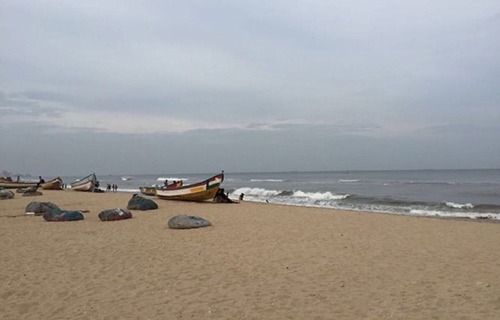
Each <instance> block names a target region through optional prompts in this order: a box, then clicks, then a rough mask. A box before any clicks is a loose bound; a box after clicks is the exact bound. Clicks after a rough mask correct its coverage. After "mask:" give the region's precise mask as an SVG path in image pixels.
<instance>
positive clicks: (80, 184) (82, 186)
mask: <svg viewBox="0 0 500 320" xmlns="http://www.w3.org/2000/svg"><path fill="white" fill-rule="evenodd" d="M96 183H97V177H96V175H95V173H92V174H90V175H88V176H86V177H85V178H83V179H80V180H77V181H75V182H73V183H71V189H73V190H75V191H93V190H94V188H95V187H96Z"/></svg>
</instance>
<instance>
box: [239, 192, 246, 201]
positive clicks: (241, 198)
mask: <svg viewBox="0 0 500 320" xmlns="http://www.w3.org/2000/svg"><path fill="white" fill-rule="evenodd" d="M244 196H245V194H244V193H241V194H240V198H239V199H240V201H243V197H244Z"/></svg>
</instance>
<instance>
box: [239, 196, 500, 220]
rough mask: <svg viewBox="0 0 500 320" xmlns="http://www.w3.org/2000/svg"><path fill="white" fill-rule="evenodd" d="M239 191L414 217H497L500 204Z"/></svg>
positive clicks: (278, 201) (263, 198) (256, 198)
mask: <svg viewBox="0 0 500 320" xmlns="http://www.w3.org/2000/svg"><path fill="white" fill-rule="evenodd" d="M241 193H243V194H244V200H246V201H253V202H269V203H276V204H285V205H294V206H306V207H321V208H331V209H341V210H353V211H366V212H380V213H391V214H402V215H413V216H428V217H442V218H469V219H490V220H500V206H498V205H477V206H475V205H473V204H471V203H463V204H462V203H455V202H450V201H443V202H435V203H434V202H425V201H405V200H401V199H393V198H389V197H363V196H359V195H355V194H347V193H345V194H337V193H333V192H330V191H326V192H306V191H301V190H269V189H264V188H238V189H236V190H234V191H232V193H231V196H232V197H235V198H237V197H238V196H239V195H240V194H241Z"/></svg>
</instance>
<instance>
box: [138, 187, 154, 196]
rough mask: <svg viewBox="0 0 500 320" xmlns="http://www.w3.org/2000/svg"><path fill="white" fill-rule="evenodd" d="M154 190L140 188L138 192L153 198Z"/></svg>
mask: <svg viewBox="0 0 500 320" xmlns="http://www.w3.org/2000/svg"><path fill="white" fill-rule="evenodd" d="M155 189H156V188H154V187H140V188H139V191H141V193H142V194H143V195H145V196H153V197H154V196H155Z"/></svg>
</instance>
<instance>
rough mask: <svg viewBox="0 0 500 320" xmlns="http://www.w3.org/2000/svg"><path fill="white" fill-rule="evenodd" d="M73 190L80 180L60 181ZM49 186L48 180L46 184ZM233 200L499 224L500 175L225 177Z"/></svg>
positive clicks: (130, 185)
mask: <svg viewBox="0 0 500 320" xmlns="http://www.w3.org/2000/svg"><path fill="white" fill-rule="evenodd" d="M217 173H218V172H213V173H207V174H151V175H133V174H131V175H120V176H114V175H97V176H98V179H99V181H100V186H101V188H106V185H107V184H108V183H109V184H117V185H118V190H119V191H122V192H131V193H138V192H139V187H141V186H152V185H162V184H163V181H164V180H165V179H168V180H169V181H173V180H181V179H182V180H184V184H191V183H195V182H199V181H202V180H205V179H207V178H209V177H211V176H212V175H215V174H217ZM62 178H63V180H64V181H65V182H66V183H67V184H69V183H71V182H73V181H75V180H76V179H78V178H82V177H62ZM45 180H48V179H47V178H46V179H45ZM222 187H223V188H224V189H225V191H226V192H229V195H230V197H231V198H233V199H238V197H239V195H240V194H241V193H243V194H244V200H245V201H255V202H269V203H277V204H285V205H295V206H306V207H323V208H334V209H347V210H357V211H369V212H384V213H392V214H403V215H415V216H439V217H450V218H471V219H492V220H500V169H485V170H415V171H331V172H274V173H269V172H267V173H231V172H226V173H225V180H224V182H223V184H222Z"/></svg>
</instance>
